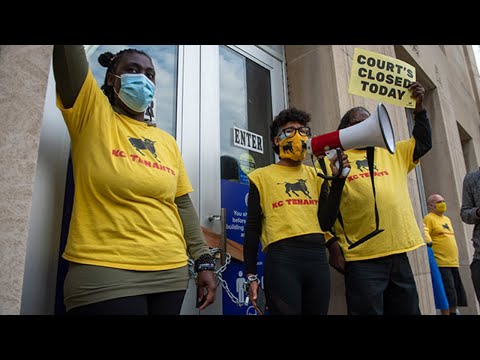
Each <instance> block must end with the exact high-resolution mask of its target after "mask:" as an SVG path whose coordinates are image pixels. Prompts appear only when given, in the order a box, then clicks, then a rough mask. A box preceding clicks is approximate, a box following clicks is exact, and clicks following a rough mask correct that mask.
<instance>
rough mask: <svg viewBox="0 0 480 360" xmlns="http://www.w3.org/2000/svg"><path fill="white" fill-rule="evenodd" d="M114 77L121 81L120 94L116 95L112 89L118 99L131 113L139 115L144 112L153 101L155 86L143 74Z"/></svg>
mask: <svg viewBox="0 0 480 360" xmlns="http://www.w3.org/2000/svg"><path fill="white" fill-rule="evenodd" d="M114 75H115V74H114ZM115 76H116V77H118V78H120V79H121V80H122V84H121V86H120V92H118V93H117V92H116V91H115V89H113V91H115V93H116V94H117V95H118V97H119V99H120V100H122V102H123V103H124V104H125V105H127V106H128V107H129V108H130V109H132V110H133V111H136V112H139V113H140V112H144V111H145V110H146V109H147V107H148V105H150V103H151V102H152V101H153V96H154V95H155V84H154V83H153V82H152V81H150V80H149V79H148V78H147V77H146V76H145V75H144V74H122V76H118V75H115Z"/></svg>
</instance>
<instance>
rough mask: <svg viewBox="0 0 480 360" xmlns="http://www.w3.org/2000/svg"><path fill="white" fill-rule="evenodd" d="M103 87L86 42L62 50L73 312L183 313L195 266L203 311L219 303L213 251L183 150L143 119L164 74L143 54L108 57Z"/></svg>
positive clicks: (58, 66) (68, 297)
mask: <svg viewBox="0 0 480 360" xmlns="http://www.w3.org/2000/svg"><path fill="white" fill-rule="evenodd" d="M98 62H99V63H100V65H102V66H103V67H106V68H107V69H106V73H105V82H104V84H103V85H102V86H101V87H99V86H98V84H97V81H96V80H95V78H94V76H93V73H92V70H91V69H90V67H89V64H88V61H87V57H86V54H85V49H84V47H83V45H55V46H54V48H53V71H54V76H55V81H56V91H57V107H58V108H59V110H60V111H61V113H62V115H63V118H64V120H65V124H66V126H67V128H68V131H69V134H70V138H71V144H72V164H73V174H74V179H75V201H74V203H73V210H72V218H71V221H70V227H69V233H68V240H67V244H66V248H65V251H64V253H63V254H62V256H63V258H64V259H65V260H67V261H68V272H67V275H66V278H65V283H64V302H65V306H66V310H67V314H68V315H178V314H180V310H181V307H182V303H183V300H184V297H185V293H186V290H187V286H188V280H189V269H188V260H189V256H190V257H191V258H192V259H193V260H194V261H195V271H196V272H197V274H198V276H197V280H198V282H197V284H198V300H199V302H200V303H201V304H202V305H199V309H200V310H203V309H205V308H206V307H207V306H209V305H210V304H212V303H213V302H214V301H215V291H216V287H217V285H216V281H215V274H214V270H215V258H214V257H213V256H212V255H211V254H210V250H209V247H208V244H207V242H206V241H205V238H204V236H203V233H202V230H201V227H200V223H199V220H198V215H197V213H196V211H195V208H194V207H193V203H192V201H191V199H190V197H189V193H190V192H192V191H193V188H192V185H191V183H190V180H189V178H188V175H187V172H186V169H185V166H184V162H183V159H182V155H181V153H180V149H179V147H178V145H177V143H176V141H175V138H174V137H173V136H171V135H170V134H168V133H167V132H166V131H164V130H162V129H160V128H157V127H153V126H150V124H148V123H147V122H145V115H146V114H148V110H149V108H150V107H151V104H152V101H153V98H154V94H155V88H156V86H155V79H156V73H155V68H154V65H153V61H152V59H151V58H150V56H149V55H147V54H146V53H145V52H143V51H141V50H137V49H131V48H129V49H124V50H121V51H119V52H118V53H117V54H112V53H110V52H105V53H103V54H101V55H100V57H99V58H98Z"/></svg>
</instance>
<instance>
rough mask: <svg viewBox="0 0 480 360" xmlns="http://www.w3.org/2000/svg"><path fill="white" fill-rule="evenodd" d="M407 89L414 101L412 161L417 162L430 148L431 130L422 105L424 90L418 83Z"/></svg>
mask: <svg viewBox="0 0 480 360" xmlns="http://www.w3.org/2000/svg"><path fill="white" fill-rule="evenodd" d="M409 89H410V91H411V92H412V98H414V99H415V100H416V107H415V119H414V120H415V124H414V125H413V130H412V135H413V137H414V138H415V149H414V150H413V161H417V160H418V159H420V158H421V157H422V156H423V155H425V154H426V153H427V152H428V151H429V150H430V149H431V148H432V128H431V126H430V120H429V119H428V114H427V110H426V109H425V106H424V105H423V98H424V96H425V89H424V88H423V86H422V85H420V84H419V83H418V82H414V83H413V84H412V85H411V86H410V88H409Z"/></svg>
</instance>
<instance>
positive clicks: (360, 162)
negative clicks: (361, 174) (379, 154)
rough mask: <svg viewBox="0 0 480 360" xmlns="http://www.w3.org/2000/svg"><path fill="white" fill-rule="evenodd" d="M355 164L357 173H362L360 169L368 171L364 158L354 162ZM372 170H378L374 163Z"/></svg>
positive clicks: (366, 161)
mask: <svg viewBox="0 0 480 360" xmlns="http://www.w3.org/2000/svg"><path fill="white" fill-rule="evenodd" d="M355 164H356V165H357V169H358V170H359V171H362V169H365V170H368V160H367V158H366V157H365V160H357V161H355ZM373 169H374V170H378V168H377V165H375V163H373Z"/></svg>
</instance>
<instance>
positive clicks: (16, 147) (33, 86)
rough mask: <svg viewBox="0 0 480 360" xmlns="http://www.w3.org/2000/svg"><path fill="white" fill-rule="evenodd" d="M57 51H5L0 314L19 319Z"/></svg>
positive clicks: (1, 54)
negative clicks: (47, 96)
mask: <svg viewBox="0 0 480 360" xmlns="http://www.w3.org/2000/svg"><path fill="white" fill-rule="evenodd" d="M51 51H52V47H51V46H50V45H35V46H16V45H1V46H0V94H1V96H0V113H1V114H2V121H0V149H1V151H2V156H0V174H1V175H0V179H1V180H0V194H1V195H0V314H9V315H13V314H19V313H20V304H21V297H22V286H23V274H24V268H25V255H26V247H27V237H28V225H29V218H30V209H31V204H32V194H33V182H34V178H35V169H36V164H37V158H38V146H39V139H40V129H41V124H42V116H43V108H44V105H45V92H46V89H47V86H46V85H47V79H48V73H49V70H50V60H51Z"/></svg>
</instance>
